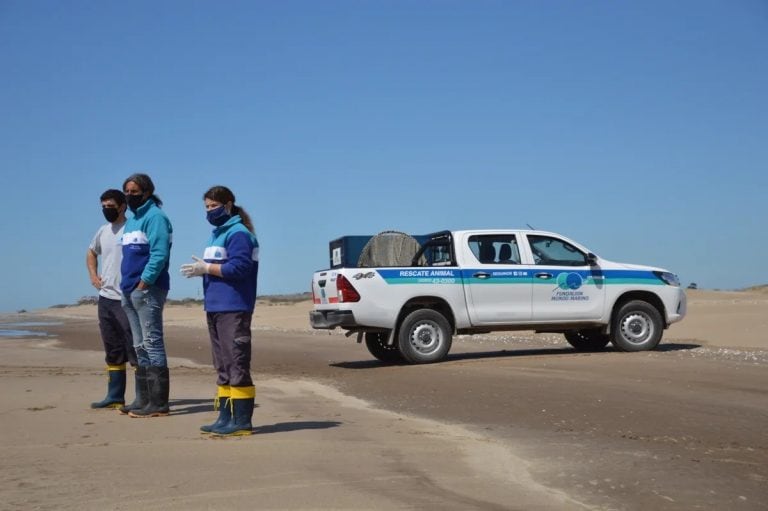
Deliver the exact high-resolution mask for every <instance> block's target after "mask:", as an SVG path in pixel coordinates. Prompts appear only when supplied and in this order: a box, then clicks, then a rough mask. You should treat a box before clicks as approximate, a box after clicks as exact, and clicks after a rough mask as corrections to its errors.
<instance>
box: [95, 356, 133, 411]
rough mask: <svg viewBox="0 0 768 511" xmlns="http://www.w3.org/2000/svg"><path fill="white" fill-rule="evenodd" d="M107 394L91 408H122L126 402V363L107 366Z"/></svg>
mask: <svg viewBox="0 0 768 511" xmlns="http://www.w3.org/2000/svg"><path fill="white" fill-rule="evenodd" d="M107 375H108V379H107V396H106V397H105V398H104V399H102V400H101V401H97V402H95V403H91V408H120V407H121V406H123V405H124V404H125V364H122V365H119V366H107Z"/></svg>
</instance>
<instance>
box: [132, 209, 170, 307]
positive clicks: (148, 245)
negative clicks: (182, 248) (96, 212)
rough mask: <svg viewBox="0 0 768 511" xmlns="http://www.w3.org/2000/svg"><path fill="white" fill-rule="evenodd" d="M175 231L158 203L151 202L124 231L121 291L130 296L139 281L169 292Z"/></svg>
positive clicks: (136, 213) (134, 216) (137, 212)
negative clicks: (169, 264)
mask: <svg viewBox="0 0 768 511" xmlns="http://www.w3.org/2000/svg"><path fill="white" fill-rule="evenodd" d="M172 233H173V227H171V221H170V220H168V217H167V216H165V213H163V210H161V209H160V208H159V207H158V206H157V204H155V201H154V200H152V199H148V200H147V202H145V203H144V204H142V205H141V206H140V207H139V209H138V210H136V212H135V213H134V215H133V216H132V217H131V218H129V219H128V221H126V222H125V227H124V228H123V241H122V243H123V263H122V265H121V267H120V270H121V273H122V281H121V282H120V289H122V290H123V293H124V294H128V293H130V292H131V291H133V290H134V289H136V286H138V285H139V280H143V281H144V282H146V283H147V284H153V285H156V286H158V287H160V288H161V289H165V290H166V291H167V290H168V289H169V288H170V282H171V278H170V276H169V275H168V263H169V261H170V258H171V241H172V240H171V237H172Z"/></svg>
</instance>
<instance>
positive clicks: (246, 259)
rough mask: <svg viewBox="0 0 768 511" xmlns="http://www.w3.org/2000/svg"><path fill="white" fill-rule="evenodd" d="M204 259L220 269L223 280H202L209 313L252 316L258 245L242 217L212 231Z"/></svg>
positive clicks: (236, 216)
mask: <svg viewBox="0 0 768 511" xmlns="http://www.w3.org/2000/svg"><path fill="white" fill-rule="evenodd" d="M203 259H204V260H205V262H207V263H216V264H220V265H221V274H222V277H217V276H215V275H204V276H203V292H204V296H205V300H204V305H205V310H206V312H253V308H254V306H255V305H256V278H257V276H258V273H259V242H258V241H257V240H256V236H254V235H253V234H252V233H251V232H250V231H249V230H248V228H247V227H245V225H243V220H242V218H240V215H234V216H233V217H232V218H230V219H229V220H227V222H226V223H225V224H224V225H222V226H220V227H217V228H215V229H214V230H213V233H212V234H211V239H210V240H209V242H208V247H206V249H205V253H204V254H203Z"/></svg>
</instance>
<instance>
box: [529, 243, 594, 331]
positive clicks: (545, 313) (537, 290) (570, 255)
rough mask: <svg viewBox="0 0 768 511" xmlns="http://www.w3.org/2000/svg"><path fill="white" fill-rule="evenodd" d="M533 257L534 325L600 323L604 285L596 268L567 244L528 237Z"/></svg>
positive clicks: (585, 256)
mask: <svg viewBox="0 0 768 511" xmlns="http://www.w3.org/2000/svg"><path fill="white" fill-rule="evenodd" d="M527 239H528V243H529V246H530V249H531V253H532V255H533V262H534V266H533V267H532V268H533V271H532V276H533V321H557V320H563V321H567V320H574V319H575V320H589V319H600V317H601V316H602V314H603V307H604V305H605V283H604V281H603V272H602V270H601V269H600V268H599V267H596V266H594V267H593V266H590V265H589V263H588V262H587V254H586V253H585V252H583V251H582V250H580V249H578V248H577V247H575V246H573V245H572V244H570V243H568V242H567V241H566V240H563V239H560V238H556V237H554V236H548V235H538V234H536V235H534V234H528V235H527Z"/></svg>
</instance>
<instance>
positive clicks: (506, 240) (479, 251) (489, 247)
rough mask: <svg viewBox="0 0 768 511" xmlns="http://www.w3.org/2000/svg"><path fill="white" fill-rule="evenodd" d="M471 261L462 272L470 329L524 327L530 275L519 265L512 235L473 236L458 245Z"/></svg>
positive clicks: (528, 304) (528, 301) (526, 269)
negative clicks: (467, 250) (516, 324)
mask: <svg viewBox="0 0 768 511" xmlns="http://www.w3.org/2000/svg"><path fill="white" fill-rule="evenodd" d="M459 243H465V244H467V246H465V247H461V248H460V250H463V251H465V252H466V249H467V248H469V250H470V251H471V252H472V255H473V256H474V261H472V263H474V264H472V263H470V262H467V264H466V265H465V267H464V268H463V269H462V279H463V281H464V292H465V293H466V299H467V307H468V309H469V318H470V321H471V322H472V324H473V325H494V324H510V323H512V324H513V323H527V322H529V321H530V320H531V292H532V287H533V283H532V276H531V275H532V274H531V271H530V268H529V267H523V266H522V265H521V258H520V249H519V243H518V237H517V235H516V234H503V233H502V234H473V235H470V236H468V237H467V238H465V239H463V240H461V241H459Z"/></svg>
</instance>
